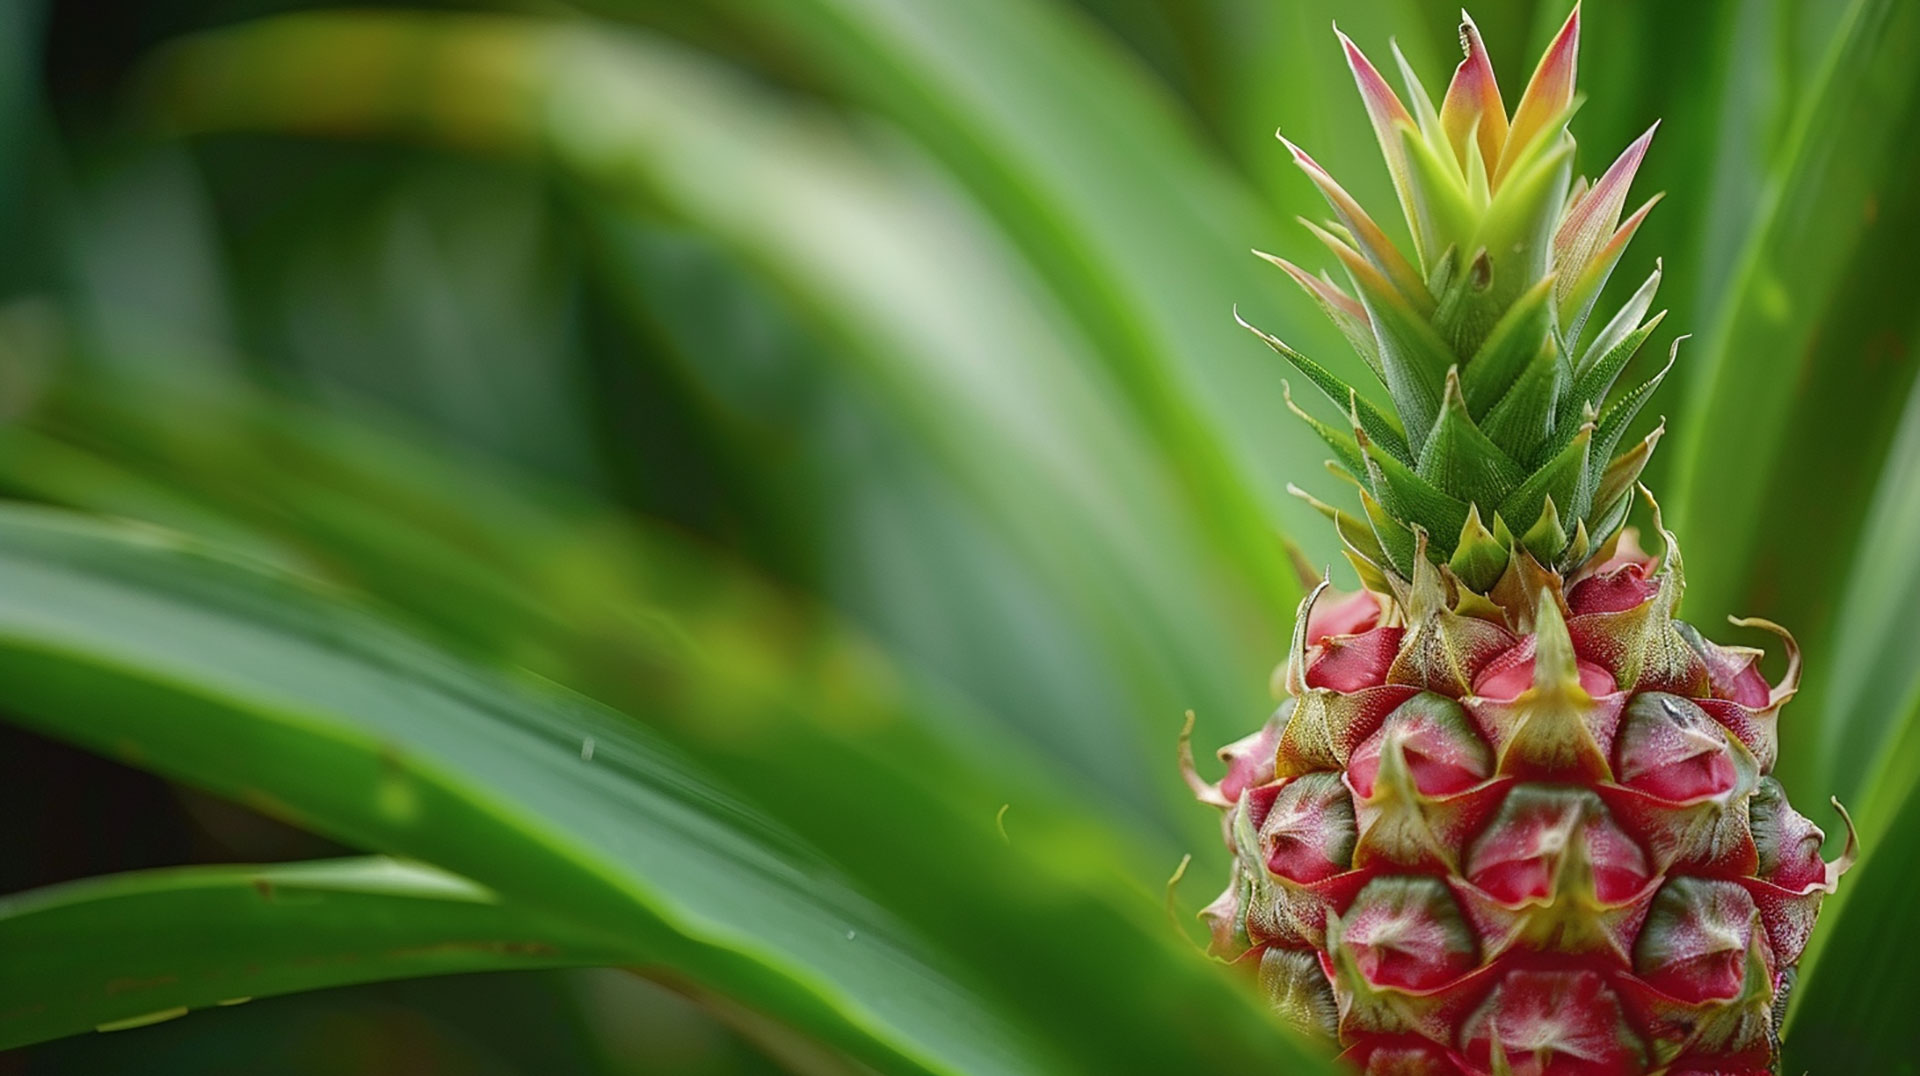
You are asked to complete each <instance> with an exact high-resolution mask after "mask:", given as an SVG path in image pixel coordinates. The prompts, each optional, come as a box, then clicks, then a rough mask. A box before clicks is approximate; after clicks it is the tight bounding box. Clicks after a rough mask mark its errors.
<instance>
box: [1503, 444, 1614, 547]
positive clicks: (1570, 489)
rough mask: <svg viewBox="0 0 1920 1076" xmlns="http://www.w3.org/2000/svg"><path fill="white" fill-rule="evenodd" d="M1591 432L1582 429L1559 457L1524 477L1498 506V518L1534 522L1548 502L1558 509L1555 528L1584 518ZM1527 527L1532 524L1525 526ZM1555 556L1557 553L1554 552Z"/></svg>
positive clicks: (1589, 495) (1589, 500)
mask: <svg viewBox="0 0 1920 1076" xmlns="http://www.w3.org/2000/svg"><path fill="white" fill-rule="evenodd" d="M1592 439H1593V431H1592V430H1590V429H1588V428H1585V427H1582V428H1581V430H1580V432H1579V433H1577V434H1575V435H1574V438H1573V440H1572V441H1571V442H1569V443H1568V444H1567V447H1566V448H1564V449H1561V450H1560V453H1559V455H1557V456H1555V457H1554V458H1553V459H1551V460H1549V461H1547V464H1546V466H1544V467H1542V468H1540V469H1539V470H1538V471H1535V472H1534V473H1533V474H1532V475H1530V476H1528V478H1527V480H1526V481H1525V482H1523V483H1521V485H1520V488H1519V489H1516V490H1514V491H1513V493H1512V494H1511V495H1510V496H1508V497H1507V499H1506V501H1505V502H1503V503H1502V504H1501V505H1500V512H1499V514H1500V517H1501V518H1502V519H1526V520H1536V519H1539V518H1540V515H1541V509H1542V507H1543V506H1544V505H1545V504H1546V503H1547V502H1548V501H1549V500H1551V501H1552V502H1553V503H1554V504H1556V505H1558V506H1559V509H1560V510H1559V512H1558V513H1557V514H1556V515H1557V518H1558V520H1559V525H1560V526H1562V527H1566V526H1569V525H1571V524H1572V523H1573V522H1574V521H1575V520H1578V519H1582V518H1585V516H1586V515H1587V513H1588V511H1589V510H1590V509H1591V508H1592V505H1593V497H1594V488H1593V486H1592V485H1591V484H1590V483H1589V482H1588V480H1587V458H1588V449H1589V448H1590V447H1591V443H1592ZM1528 526H1529V527H1532V526H1534V524H1532V523H1529V524H1528ZM1554 552H1555V553H1556V554H1557V553H1558V552H1559V551H1558V550H1555V551H1554Z"/></svg>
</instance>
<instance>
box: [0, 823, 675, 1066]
mask: <svg viewBox="0 0 1920 1076" xmlns="http://www.w3.org/2000/svg"><path fill="white" fill-rule="evenodd" d="M0 949H4V950H5V952H6V954H7V959H6V961H5V962H4V963H0V1049H5V1048H8V1047H12V1046H18V1045H21V1044H23V1043H30V1042H38V1041H41V1040H43V1039H50V1038H55V1037H59V1036H64V1035H73V1034H78V1033H80V1032H84V1031H90V1030H94V1029H96V1028H97V1029H100V1030H103V1031H104V1030H113V1029H117V1028H132V1027H138V1026H145V1025H146V1024H149V1023H154V1022H157V1021H159V1020H163V1019H171V1018H173V1017H175V1016H183V1015H186V1013H187V1012H188V1011H189V1010H192V1009H203V1008H211V1007H214V1006H219V1005H233V1004H238V1003H240V1002H242V1001H248V1000H251V999H253V998H257V997H271V996H274V995H277V994H285V993H290V992H293V991H299V990H313V989H316V988H320V987H328V986H340V985H344V984H349V983H366V982H376V981H379V980H383V979H395V978H411V977H415V976H423V975H445V974H450V973H454V972H472V971H499V970H513V969H519V970H525V969H532V968H550V967H572V966H581V965H619V964H626V965H633V966H646V965H648V964H650V963H652V962H653V959H654V954H653V953H651V952H650V951H649V950H648V947H647V946H646V944H645V943H644V940H643V939H642V938H641V937H640V936H637V935H627V936H621V935H612V934H596V933H594V932H592V931H589V930H583V929H580V928H578V927H576V926H573V925H571V924H568V923H565V922H564V921H561V920H556V919H553V918H551V917H541V916H536V915H530V914H524V913H521V912H520V911H518V910H516V909H513V908H511V907H508V906H507V905H504V904H502V903H501V902H500V901H499V900H497V899H496V898H495V897H494V896H493V895H492V894H491V893H489V892H488V891H487V890H485V889H483V888H481V887H480V886H476V885H474V884H473V883H472V882H469V881H467V880H465V879H463V878H460V877H457V876H455V875H451V874H447V873H445V872H444V871H439V870H435V869H433V868H430V867H426V866H422V865H418V864H412V863H405V862H401V861H398V860H393V859H386V858H380V857H374V858H367V859H347V860H332V861H317V862H311V863H300V864H290V865H273V866H257V867H256V866H218V867H185V868H171V869H163V870H153V871H141V872H138V873H133V874H122V875H111V876H108V877H103V878H90V879H87V880H84V881H80V882H70V883H66V884H63V885H57V886H50V887H48V888H46V889H38V890H33V891H30V892H26V893H17V894H13V895H11V896H7V897H0Z"/></svg>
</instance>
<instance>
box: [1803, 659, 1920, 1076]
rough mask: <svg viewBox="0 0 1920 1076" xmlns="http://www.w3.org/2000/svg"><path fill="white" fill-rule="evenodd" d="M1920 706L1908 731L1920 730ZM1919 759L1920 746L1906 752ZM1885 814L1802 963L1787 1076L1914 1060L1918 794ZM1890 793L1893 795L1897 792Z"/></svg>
mask: <svg viewBox="0 0 1920 1076" xmlns="http://www.w3.org/2000/svg"><path fill="white" fill-rule="evenodd" d="M1916 716H1920V697H1916V699H1914V700H1913V703H1912V704H1911V705H1910V706H1909V709H1908V711H1907V718H1906V720H1907V722H1908V723H1910V724H1912V725H1920V722H1916V721H1915V717H1916ZM1903 746H1904V747H1905V748H1906V749H1907V750H1908V751H1909V754H1908V756H1907V757H1908V758H1909V759H1911V757H1912V755H1911V751H1912V750H1914V749H1915V748H1920V740H1916V741H1910V742H1908V743H1906V744H1905V745H1903ZM1898 784H1899V785H1901V786H1903V787H1902V788H1901V789H1900V791H1903V792H1904V793H1905V794H1904V796H1899V797H1896V802H1893V803H1890V804H1888V805H1887V807H1886V809H1885V811H1884V824H1883V825H1879V826H1876V827H1875V829H1876V831H1877V832H1878V834H1879V836H1877V837H1875V838H1873V839H1871V840H1870V842H1869V843H1867V844H1865V845H1864V846H1863V848H1864V850H1865V858H1863V859H1862V861H1861V862H1860V863H1859V864H1858V865H1856V866H1855V867H1854V869H1853V870H1852V871H1850V872H1848V873H1847V875H1846V877H1844V878H1842V879H1841V881H1840V889H1839V892H1838V893H1837V894H1836V895H1835V896H1833V897H1829V898H1827V902H1826V903H1827V906H1826V908H1825V909H1824V910H1823V911H1822V913H1821V919H1820V924H1819V929H1818V930H1816V931H1815V932H1814V935H1813V937H1814V945H1815V946H1816V947H1817V948H1815V949H1812V950H1809V952H1808V955H1807V957H1806V958H1803V960H1802V962H1801V972H1800V979H1799V985H1798V987H1797V989H1796V990H1795V991H1794V995H1795V996H1794V998H1793V1001H1794V1008H1793V1015H1792V1017H1791V1021H1790V1022H1789V1023H1788V1025H1787V1028H1786V1037H1785V1050H1784V1055H1785V1058H1784V1061H1785V1064H1784V1067H1783V1068H1782V1070H1781V1071H1783V1072H1819V1071H1832V1072H1887V1073H1895V1072H1903V1071H1906V1070H1907V1069H1909V1068H1911V1066H1912V1065H1913V1058H1914V1052H1913V1051H1914V1029H1913V1011H1914V1006H1915V1004H1920V962H1916V961H1915V960H1914V959H1913V954H1914V953H1915V951H1916V950H1920V918H1916V917H1915V916H1914V915H1913V890H1914V886H1915V885H1920V869H1917V868H1916V864H1920V785H1917V784H1915V783H1914V782H1913V781H1911V780H1909V779H1905V778H1903V779H1902V780H1900V781H1899V782H1898ZM1889 791H1893V790H1892V789H1889Z"/></svg>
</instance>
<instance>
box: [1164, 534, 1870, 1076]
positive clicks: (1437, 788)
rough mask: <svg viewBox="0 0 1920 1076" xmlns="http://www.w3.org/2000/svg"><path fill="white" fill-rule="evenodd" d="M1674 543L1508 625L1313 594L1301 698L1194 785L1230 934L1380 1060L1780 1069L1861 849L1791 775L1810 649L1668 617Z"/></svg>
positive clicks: (1477, 1071) (1291, 681) (1218, 916)
mask: <svg viewBox="0 0 1920 1076" xmlns="http://www.w3.org/2000/svg"><path fill="white" fill-rule="evenodd" d="M1669 540H1671V539H1670V537H1669ZM1667 559H1668V564H1667V567H1666V568H1665V569H1664V570H1656V561H1655V560H1654V559H1653V558H1651V557H1648V556H1646V555H1644V554H1642V553H1640V552H1639V551H1638V549H1637V548H1636V545H1635V543H1634V542H1633V541H1632V540H1631V536H1630V535H1629V538H1628V540H1627V541H1623V542H1621V543H1619V545H1618V546H1617V547H1616V549H1615V552H1614V553H1613V555H1611V556H1609V557H1606V558H1605V559H1599V560H1595V561H1593V562H1591V563H1590V564H1588V565H1587V566H1586V567H1584V568H1583V569H1582V570H1581V571H1580V572H1578V573H1576V574H1575V575H1573V576H1572V577H1570V578H1569V579H1567V580H1565V581H1564V583H1563V582H1562V581H1560V580H1559V579H1558V578H1556V577H1555V576H1554V575H1553V574H1552V573H1550V572H1547V571H1546V570H1545V569H1544V568H1539V566H1538V565H1535V566H1534V569H1533V571H1532V572H1531V573H1530V574H1533V575H1535V576H1537V577H1538V578H1544V579H1546V580H1548V584H1547V585H1546V586H1544V587H1542V588H1541V589H1540V591H1539V592H1538V593H1537V594H1536V595H1535V598H1534V600H1533V601H1532V602H1531V603H1528V604H1526V605H1524V606H1521V607H1516V608H1513V609H1504V608H1498V607H1496V609H1498V615H1497V616H1495V615H1494V614H1492V613H1489V614H1487V615H1486V616H1485V617H1484V618H1483V617H1472V616H1467V615H1465V614H1462V613H1460V612H1457V611H1455V610H1454V608H1452V604H1453V603H1452V602H1450V601H1448V600H1434V601H1422V600H1419V599H1417V598H1415V597H1413V596H1412V594H1410V595H1409V598H1408V601H1407V602H1406V603H1405V604H1402V603H1401V602H1398V601H1395V600H1393V599H1390V598H1385V597H1382V596H1380V595H1376V594H1373V593H1370V592H1365V591H1362V592H1360V593H1357V594H1351V595H1341V594H1336V593H1333V592H1331V591H1330V590H1328V589H1327V588H1326V586H1325V585H1324V584H1322V585H1321V586H1320V587H1318V588H1316V589H1315V591H1314V594H1313V595H1312V596H1311V597H1309V598H1308V600H1307V601H1306V602H1305V603H1303V605H1302V607H1301V609H1300V613H1299V617H1298V623H1297V627H1296V632H1295V635H1296V639H1295V647H1294V653H1293V654H1292V656H1291V657H1290V659H1289V661H1288V663H1287V665H1286V667H1285V670H1284V673H1283V676H1282V679H1283V680H1284V683H1285V685H1286V689H1287V697H1286V699H1285V700H1284V701H1283V702H1282V703H1281V705H1280V707H1279V708H1278V710H1276V711H1275V713H1274V715H1273V716H1272V718H1271V719H1270V720H1269V721H1268V722H1267V724H1266V725H1265V726H1264V727H1263V728H1262V729H1261V730H1260V731H1258V732H1256V733H1254V734H1253V735H1252V736H1249V737H1248V738H1246V739H1244V740H1241V741H1239V742H1238V743H1235V744H1232V745H1230V746H1228V747H1227V748H1225V749H1223V750H1222V751H1221V752H1220V757H1221V759H1222V761H1224V762H1225V763H1226V767H1227V773H1226V775H1225V777H1223V778H1222V779H1221V780H1220V782H1218V783H1217V784H1205V783H1203V782H1200V781H1199V779H1198V778H1197V777H1195V778H1193V780H1194V781H1195V783H1196V788H1197V791H1199V793H1200V795H1201V797H1202V798H1203V799H1205V800H1207V801H1208V802H1211V803H1213V804H1215V805H1216V806H1219V807H1221V808H1222V809H1223V811H1224V815H1225V835H1226V843H1227V847H1228V848H1229V849H1230V850H1231V851H1232V853H1233V857H1234V859H1233V869H1232V878H1231V881H1230V883H1229V884H1228V886H1227V889H1226V891H1225V892H1224V893H1222V894H1221V895H1220V898H1219V899H1218V900H1216V901H1215V902H1214V903H1213V904H1212V905H1211V906H1209V907H1208V908H1207V909H1206V911H1205V912H1204V913H1203V915H1204V917H1205V918H1206V920H1207V921H1208V923H1209V926H1210V928H1211V931H1212V935H1213V942H1212V952H1213V953H1214V954H1215V955H1217V956H1219V957H1221V958H1223V959H1225V960H1228V961H1231V962H1232V963H1233V964H1234V965H1235V966H1236V967H1239V968H1242V969H1244V970H1245V971H1246V972H1247V973H1248V974H1249V975H1250V976H1252V977H1253V978H1255V979H1256V980H1257V981H1258V982H1259V983H1260V985H1261V987H1262V988H1263V989H1264V990H1265V991H1266V992H1267V994H1268V996H1269V997H1270V998H1271V999H1272V1001H1273V1004H1274V1005H1275V1007H1276V1008H1277V1009H1278V1010H1279V1011H1280V1012H1281V1013H1282V1014H1284V1015H1285V1016H1287V1017H1288V1018H1289V1019H1290V1020H1292V1021H1293V1022H1295V1023H1296V1024H1298V1025H1300V1026H1302V1027H1305V1028H1308V1029H1310V1030H1312V1031H1314V1032H1317V1033H1320V1034H1324V1035H1327V1036H1329V1037H1332V1038H1335V1039H1337V1040H1338V1041H1339V1042H1340V1043H1341V1044H1342V1046H1343V1047H1344V1048H1345V1049H1344V1053H1343V1054H1342V1056H1343V1057H1344V1058H1345V1059H1346V1060H1348V1061H1349V1062H1351V1063H1352V1064H1353V1065H1354V1066H1355V1067H1356V1068H1357V1069H1358V1070H1359V1071H1361V1072H1364V1073H1368V1074H1373V1076H1389V1074H1401V1076H1496V1074H1502V1073H1511V1074H1514V1076H1643V1074H1650V1073H1658V1074H1665V1076H1709V1074H1714V1076H1729V1074H1755V1076H1758V1074H1762V1073H1770V1072H1772V1065H1773V1059H1774V1057H1775V1055H1776V1046H1777V1042H1776V1037H1777V1030H1778V1029H1777V1027H1776V1020H1775V1016H1776V1012H1777V1011H1778V1009H1779V1002H1780V1001H1781V1000H1782V997H1783V993H1784V991H1785V989H1786V987H1787V985H1788V981H1789V975H1790V970H1791V968H1792V967H1793V965H1794V962H1795V961H1796V960H1798V958H1799V956H1800V952H1801V950H1802V949H1803V948H1804V946H1805V945H1806V941H1807V937H1808V934H1809V932H1810V930H1811V928H1812V924H1813V919H1814V916H1815V915H1816V914H1817V912H1818V909H1819V905H1820V901H1821V899H1822V898H1823V897H1825V896H1826V895H1827V894H1829V893H1831V892H1832V891H1833V889H1834V886H1835V884H1836V882H1837V880H1838V878H1839V876H1840V874H1841V873H1842V872H1843V871H1844V870H1845V869H1846V867H1847V865H1848V864H1849V862H1850V861H1851V856H1852V853H1851V846H1849V851H1848V852H1847V854H1845V855H1843V856H1842V858H1841V859H1840V860H1839V861H1836V862H1834V863H1827V862H1824V861H1822V859H1821V853H1820V849H1821V843H1822V840H1823V839H1824V835H1823V834H1822V833H1821V831H1820V830H1819V829H1818V828H1816V827H1815V826H1814V825H1813V823H1811V822H1809V821H1808V820H1807V819H1806V818H1805V817H1803V816H1802V815H1800V814H1799V813H1797V812H1796V811H1794V809H1793V808H1792V806H1790V805H1789V804H1788V803H1787V801H1786V798H1785V796H1784V794H1783V793H1782V792H1781V790H1780V787H1779V784H1778V783H1777V782H1775V781H1774V780H1773V779H1772V777H1770V776H1769V775H1768V771H1769V770H1770V769H1771V766H1772V763H1773V760H1774V759H1776V758H1777V757H1778V754H1779V752H1778V746H1777V740H1776V723H1777V722H1776V719H1777V717H1778V715H1779V711H1780V708H1781V706H1782V705H1784V703H1785V702H1786V701H1787V700H1788V699H1789V698H1790V697H1791V696H1792V695H1793V693H1794V689H1795V687H1796V679H1797V675H1798V662H1797V660H1795V661H1793V662H1792V663H1791V666H1792V667H1791V668H1790V670H1789V672H1788V674H1787V678H1786V679H1785V680H1783V681H1782V682H1781V683H1779V684H1777V685H1776V684H1769V683H1768V682H1767V681H1766V680H1765V679H1764V678H1763V676H1762V675H1761V673H1760V671H1759V668H1758V663H1757V660H1758V658H1759V656H1760V652H1759V651H1756V650H1750V649H1745V648H1732V647H1722V646H1719V645H1717V644H1714V643H1712V642H1709V641H1707V640H1705V639H1704V638H1703V637H1702V636H1700V635H1699V633H1698V632H1696V631H1693V630H1692V629H1691V628H1689V627H1688V626H1686V625H1685V624H1684V623H1682V622H1679V621H1676V620H1673V619H1671V618H1670V617H1669V616H1668V613H1667V610H1669V609H1670V608H1671V607H1672V605H1673V604H1674V594H1675V592H1676V591H1678V590H1679V589H1680V587H1681V585H1682V583H1681V578H1680V574H1679V571H1678V568H1677V562H1676V558H1673V557H1671V556H1669V557H1668V558H1667ZM1422 563H1424V561H1423V562H1422ZM1416 574H1418V575H1419V576H1421V577H1422V578H1421V579H1420V580H1419V581H1418V584H1417V585H1416V586H1415V587H1414V588H1413V591H1414V592H1415V593H1418V592H1421V591H1430V590H1431V591H1442V590H1443V589H1444V587H1445V583H1444V581H1443V580H1442V579H1441V578H1440V576H1439V574H1438V572H1437V571H1436V570H1435V569H1433V568H1432V567H1430V566H1429V567H1428V568H1426V569H1424V570H1421V571H1418V572H1417V573H1416ZM1428 596H1429V597H1437V596H1438V595H1436V594H1429V595H1428ZM1515 624H1526V625H1528V627H1527V628H1526V630H1515V629H1514V627H1512V625H1515ZM1789 645H1790V644H1789ZM1676 655H1678V656H1677V657H1676ZM1850 844H1851V842H1850Z"/></svg>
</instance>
